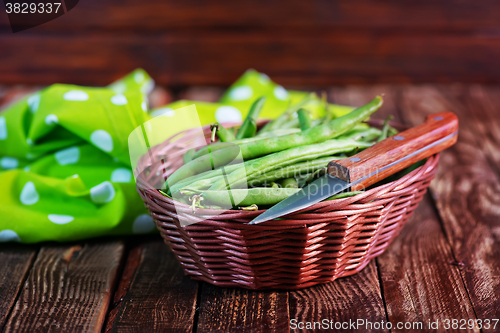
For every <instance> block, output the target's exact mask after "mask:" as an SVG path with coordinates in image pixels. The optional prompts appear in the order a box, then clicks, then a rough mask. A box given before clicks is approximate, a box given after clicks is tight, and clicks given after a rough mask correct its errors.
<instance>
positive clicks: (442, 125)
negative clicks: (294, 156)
mask: <svg viewBox="0 0 500 333" xmlns="http://www.w3.org/2000/svg"><path fill="white" fill-rule="evenodd" d="M457 136H458V118H457V116H455V114H453V113H451V112H441V113H436V114H433V115H430V116H427V119H426V121H425V122H424V123H423V124H422V125H419V126H416V127H413V128H410V129H408V130H406V131H404V132H401V133H398V134H396V135H393V136H391V137H389V138H387V139H385V140H383V141H381V142H378V143H376V144H375V145H373V146H371V147H370V148H367V149H365V150H363V151H362V152H360V153H358V154H356V155H354V156H351V157H349V158H345V159H342V160H338V161H332V162H330V163H329V164H328V173H329V174H330V175H332V176H334V177H337V178H340V179H342V180H344V181H346V182H349V183H355V184H353V185H352V186H351V190H352V191H359V190H364V189H365V188H366V187H368V186H370V185H372V184H374V183H376V182H378V181H379V180H381V179H384V178H386V177H388V176H390V175H392V174H394V173H396V172H398V171H400V170H402V169H404V168H406V167H408V166H410V165H412V164H413V163H415V162H418V161H420V160H422V159H424V158H426V157H429V156H432V155H434V154H436V153H438V152H440V151H442V150H444V149H446V148H448V147H450V146H452V145H453V144H455V142H456V141H457ZM429 145H431V147H428V146H429ZM425 147H428V148H427V149H425ZM419 150H420V151H419Z"/></svg>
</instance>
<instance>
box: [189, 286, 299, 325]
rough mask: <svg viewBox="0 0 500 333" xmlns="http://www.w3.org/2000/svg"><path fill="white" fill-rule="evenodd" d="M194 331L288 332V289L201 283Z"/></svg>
mask: <svg viewBox="0 0 500 333" xmlns="http://www.w3.org/2000/svg"><path fill="white" fill-rule="evenodd" d="M199 304H200V314H199V317H198V327H197V330H196V331H197V332H288V331H289V323H290V318H289V315H288V292H286V291H254V290H246V289H234V288H221V287H215V286H212V285H209V284H207V283H204V284H203V287H202V293H201V298H200V303H199Z"/></svg>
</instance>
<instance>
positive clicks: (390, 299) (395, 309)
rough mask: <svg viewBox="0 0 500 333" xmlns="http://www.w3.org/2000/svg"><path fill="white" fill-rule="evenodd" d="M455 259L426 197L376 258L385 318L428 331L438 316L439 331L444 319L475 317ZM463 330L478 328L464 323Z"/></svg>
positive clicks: (416, 329) (473, 330)
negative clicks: (395, 236) (400, 230)
mask: <svg viewBox="0 0 500 333" xmlns="http://www.w3.org/2000/svg"><path fill="white" fill-rule="evenodd" d="M454 262H455V258H454V256H453V253H452V251H451V248H450V244H449V243H448V241H447V239H446V236H445V235H444V233H443V230H442V228H441V225H440V223H439V219H438V217H437V216H436V213H435V211H434V207H433V203H432V201H431V200H430V198H429V197H428V196H426V197H425V199H424V200H423V201H422V202H420V204H419V206H418V208H417V209H416V211H415V213H414V216H413V217H412V218H411V219H410V221H409V222H408V223H407V225H406V226H405V228H404V229H403V230H402V232H401V234H400V235H399V236H398V237H397V238H396V240H395V241H394V242H393V243H392V244H391V246H390V247H389V248H388V249H387V250H386V252H384V254H382V255H381V256H380V257H378V258H377V263H378V265H379V271H380V278H381V280H382V286H383V292H384V299H385V304H386V306H387V313H388V317H389V320H390V322H391V323H392V324H393V326H394V327H395V328H397V325H398V323H411V324H410V325H411V326H410V327H411V328H412V329H414V330H415V331H418V329H420V331H427V330H429V329H430V327H429V322H432V323H434V322H436V321H438V322H439V323H440V324H439V325H440V326H439V327H441V330H443V325H444V324H446V322H445V320H451V319H453V318H455V319H459V320H465V321H467V320H469V319H472V320H475V319H476V316H475V314H474V309H473V306H472V304H471V303H470V300H469V296H468V294H467V290H466V289H465V287H464V283H463V281H462V278H461V276H460V271H459V269H460V267H458V266H456V265H453V263H454ZM449 324H450V325H451V322H450V323H449ZM403 325H404V324H403ZM414 325H415V326H414ZM419 325H421V326H419ZM403 327H404V326H403ZM396 331H398V330H396ZM466 331H472V332H479V330H478V329H477V328H475V329H468V327H467V326H465V329H464V330H461V332H466Z"/></svg>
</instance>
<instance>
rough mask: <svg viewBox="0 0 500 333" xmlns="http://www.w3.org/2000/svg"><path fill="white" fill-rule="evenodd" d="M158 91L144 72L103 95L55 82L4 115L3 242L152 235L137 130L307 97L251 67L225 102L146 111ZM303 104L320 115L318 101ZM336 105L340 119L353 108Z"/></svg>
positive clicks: (274, 111) (231, 115) (236, 117)
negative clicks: (134, 149) (155, 122)
mask: <svg viewBox="0 0 500 333" xmlns="http://www.w3.org/2000/svg"><path fill="white" fill-rule="evenodd" d="M153 86H154V82H153V80H152V79H151V78H150V77H149V75H148V74H147V73H146V72H144V71H143V70H141V69H138V70H136V71H134V72H132V73H130V74H129V75H127V76H126V77H124V78H122V79H120V80H118V81H116V82H114V83H112V84H111V85H109V86H108V87H104V88H95V87H81V86H75V85H63V84H55V85H52V86H50V87H48V88H46V89H43V90H41V91H39V92H37V93H35V94H33V95H31V96H29V97H27V98H25V99H23V100H20V101H18V102H16V103H15V104H13V105H11V106H9V107H8V108H7V109H6V110H3V111H2V112H0V186H1V187H0V242H7V241H18V242H23V243H35V242H42V241H49V240H55V241H71V240H79V239H85V238H90V237H97V236H104V235H127V234H142V233H149V232H153V231H154V230H155V225H154V223H153V220H152V218H151V217H150V216H149V215H148V214H147V210H146V209H145V208H144V204H143V202H142V200H141V198H140V196H139V195H138V194H137V191H136V186H135V182H134V177H133V174H132V170H131V167H130V165H131V164H130V158H129V153H128V146H127V142H128V136H129V134H130V133H131V132H132V131H133V130H134V129H135V128H137V127H138V126H140V125H141V124H143V123H144V122H146V121H148V120H150V119H151V117H156V116H159V115H162V116H167V117H168V116H173V115H174V114H175V110H176V109H178V108H181V107H183V106H186V105H190V104H193V103H194V104H195V105H196V107H197V111H198V115H199V117H200V121H201V124H202V125H206V124H210V123H213V122H214V121H219V122H229V121H230V122H234V121H241V120H242V119H243V117H244V116H245V115H246V113H247V112H248V109H249V107H250V105H251V103H252V102H253V101H254V100H255V99H256V98H258V97H260V96H266V97H267V102H266V105H265V107H264V109H263V111H262V113H261V117H264V118H274V117H276V116H277V115H279V114H280V113H281V112H283V110H284V109H286V108H287V107H288V106H289V105H290V104H291V103H296V102H298V101H300V100H301V99H303V98H304V97H305V96H306V95H307V94H308V93H306V92H298V91H287V90H286V89H284V88H283V87H281V86H279V85H277V84H276V83H274V82H272V81H271V80H270V79H269V77H267V76H266V75H265V74H262V73H258V72H256V71H254V70H249V71H247V72H246V73H245V74H244V75H243V76H242V77H241V78H240V79H238V80H237V81H236V82H235V83H234V84H233V85H232V86H231V87H230V88H229V89H228V91H227V92H226V93H225V94H224V96H223V97H222V98H221V100H220V101H219V103H204V102H198V101H176V102H174V103H172V104H170V105H167V106H165V107H162V108H159V109H156V110H149V109H148V101H147V95H148V93H149V92H150V91H151V89H152V88H153ZM307 107H308V109H309V110H311V112H313V113H314V114H315V115H317V116H320V115H321V114H322V113H323V112H324V105H323V104H322V103H321V101H320V100H319V99H318V98H315V99H313V100H312V101H311V102H309V103H308V104H307ZM330 108H331V110H332V111H333V112H334V113H335V114H336V115H341V114H345V113H347V112H349V111H350V110H351V109H352V108H351V107H342V106H336V105H330Z"/></svg>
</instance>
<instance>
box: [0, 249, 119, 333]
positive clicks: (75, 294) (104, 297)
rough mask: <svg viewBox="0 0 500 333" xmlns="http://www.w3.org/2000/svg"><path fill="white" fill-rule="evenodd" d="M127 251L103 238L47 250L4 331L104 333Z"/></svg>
mask: <svg viewBox="0 0 500 333" xmlns="http://www.w3.org/2000/svg"><path fill="white" fill-rule="evenodd" d="M123 249H124V247H123V243H122V242H120V241H102V240H101V241H96V242H90V243H79V244H76V243H73V244H62V245H48V246H43V247H42V249H41V250H40V253H39V254H38V256H37V259H36V260H35V262H34V265H33V268H32V269H31V271H30V274H29V276H28V278H27V280H26V282H25V284H24V287H23V289H22V291H21V293H20V295H19V298H18V300H17V302H16V305H15V307H14V309H13V311H12V314H11V316H10V318H9V320H8V322H7V324H6V326H5V332H35V331H36V332H47V331H61V332H100V331H101V328H102V325H103V323H104V319H105V316H106V311H107V308H108V304H109V301H110V297H111V293H112V291H113V286H114V283H115V279H116V276H117V271H118V266H119V264H120V261H121V258H122V255H123Z"/></svg>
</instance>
